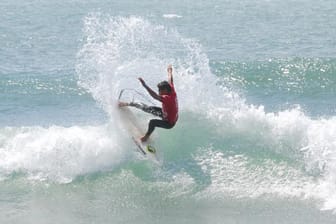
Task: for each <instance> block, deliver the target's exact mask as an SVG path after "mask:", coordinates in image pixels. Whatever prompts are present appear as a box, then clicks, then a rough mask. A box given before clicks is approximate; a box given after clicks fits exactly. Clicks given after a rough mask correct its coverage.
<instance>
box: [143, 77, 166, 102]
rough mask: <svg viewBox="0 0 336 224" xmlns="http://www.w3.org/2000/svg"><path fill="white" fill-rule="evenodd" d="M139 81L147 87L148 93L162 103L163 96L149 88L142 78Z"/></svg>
mask: <svg viewBox="0 0 336 224" xmlns="http://www.w3.org/2000/svg"><path fill="white" fill-rule="evenodd" d="M138 79H139V81H140V82H141V84H142V86H143V87H145V89H146V90H147V92H148V93H149V94H150V95H151V96H152V97H153V98H154V99H156V100H158V101H160V102H161V101H162V99H161V96H160V95H158V94H157V93H156V92H155V91H154V90H152V89H151V88H150V87H149V86H147V84H146V83H145V81H144V80H143V79H142V78H141V77H139V78H138Z"/></svg>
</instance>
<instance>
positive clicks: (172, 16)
mask: <svg viewBox="0 0 336 224" xmlns="http://www.w3.org/2000/svg"><path fill="white" fill-rule="evenodd" d="M162 17H163V18H166V19H175V18H182V16H180V15H177V14H163V15H162Z"/></svg>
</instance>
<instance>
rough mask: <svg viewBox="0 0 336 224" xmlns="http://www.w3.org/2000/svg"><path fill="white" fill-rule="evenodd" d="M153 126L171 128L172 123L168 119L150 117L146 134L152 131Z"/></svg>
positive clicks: (148, 134)
mask: <svg viewBox="0 0 336 224" xmlns="http://www.w3.org/2000/svg"><path fill="white" fill-rule="evenodd" d="M155 127H159V128H165V129H171V128H172V127H174V125H172V124H170V123H169V122H168V121H164V120H158V119H152V120H150V121H149V124H148V130H147V133H146V136H150V135H151V134H152V132H153V131H154V129H155Z"/></svg>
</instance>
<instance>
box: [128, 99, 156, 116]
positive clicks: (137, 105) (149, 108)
mask: <svg viewBox="0 0 336 224" xmlns="http://www.w3.org/2000/svg"><path fill="white" fill-rule="evenodd" d="M129 105H130V106H132V107H135V108H138V109H140V110H143V111H145V112H147V113H150V114H153V115H154V116H158V117H161V118H162V117H163V114H162V109H161V108H160V107H154V106H147V105H146V104H143V103H133V102H132V103H130V104H129Z"/></svg>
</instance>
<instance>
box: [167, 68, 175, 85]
mask: <svg viewBox="0 0 336 224" xmlns="http://www.w3.org/2000/svg"><path fill="white" fill-rule="evenodd" d="M167 72H168V82H169V84H170V85H174V83H173V66H172V65H168V67H167Z"/></svg>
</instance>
